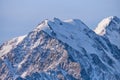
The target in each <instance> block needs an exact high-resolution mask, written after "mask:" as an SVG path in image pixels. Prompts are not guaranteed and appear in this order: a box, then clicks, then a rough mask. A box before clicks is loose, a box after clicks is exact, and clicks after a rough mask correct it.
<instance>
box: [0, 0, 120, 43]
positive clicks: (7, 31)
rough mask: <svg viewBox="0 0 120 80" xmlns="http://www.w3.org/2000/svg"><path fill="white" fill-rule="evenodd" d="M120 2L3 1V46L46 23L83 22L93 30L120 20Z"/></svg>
mask: <svg viewBox="0 0 120 80" xmlns="http://www.w3.org/2000/svg"><path fill="white" fill-rule="evenodd" d="M119 3H120V0H92V1H90V0H74V1H73V0H58V1H56V0H34V1H33V0H19V1H18V0H0V44H1V43H3V42H5V41H7V40H9V39H12V38H14V37H17V36H21V35H24V34H27V33H28V32H30V31H31V30H32V29H33V28H35V27H36V26H37V24H39V23H40V22H41V21H43V20H44V19H50V20H52V19H53V18H54V17H58V18H60V19H62V20H64V19H76V18H77V19H80V20H82V21H83V22H84V23H85V24H86V25H87V26H89V27H90V28H91V29H94V28H95V27H96V26H97V24H98V23H99V22H100V21H101V20H102V19H103V18H105V17H108V16H118V17H120V5H119Z"/></svg>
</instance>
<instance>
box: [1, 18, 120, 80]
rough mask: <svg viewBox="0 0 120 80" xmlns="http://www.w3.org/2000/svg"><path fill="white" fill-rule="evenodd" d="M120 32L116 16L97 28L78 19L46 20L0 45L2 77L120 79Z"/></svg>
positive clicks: (28, 79) (5, 79) (27, 79)
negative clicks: (22, 34)
mask: <svg viewBox="0 0 120 80" xmlns="http://www.w3.org/2000/svg"><path fill="white" fill-rule="evenodd" d="M101 28H102V29H101ZM99 30H100V31H99ZM113 35H114V36H113ZM119 35H120V19H119V18H117V17H115V16H113V17H109V18H106V19H104V20H103V21H102V22H101V23H100V24H99V25H98V27H97V28H96V29H95V30H94V31H92V30H90V29H89V28H88V27H87V26H86V25H85V24H84V23H83V22H82V21H80V20H78V19H70V20H66V21H61V20H59V19H58V18H54V20H53V21H49V20H45V21H43V22H42V23H41V24H39V25H38V26H37V27H36V28H35V29H34V30H33V31H31V32H30V33H28V34H27V35H25V36H21V37H17V38H14V39H12V40H10V41H8V42H5V43H3V45H1V46H0V79H2V80H120V67H119V66H120V47H119V43H120V40H119V39H120V36H119ZM116 43H117V44H116Z"/></svg>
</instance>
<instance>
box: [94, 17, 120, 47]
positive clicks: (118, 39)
mask: <svg viewBox="0 0 120 80" xmlns="http://www.w3.org/2000/svg"><path fill="white" fill-rule="evenodd" d="M94 31H95V32H96V34H98V35H101V36H105V37H107V38H108V39H109V40H110V42H111V43H112V44H114V45H116V46H117V47H118V48H119V49H120V19H119V18H118V17H116V16H110V17H108V18H105V19H103V20H102V21H101V22H100V23H99V24H98V26H97V27H96V29H95V30H94Z"/></svg>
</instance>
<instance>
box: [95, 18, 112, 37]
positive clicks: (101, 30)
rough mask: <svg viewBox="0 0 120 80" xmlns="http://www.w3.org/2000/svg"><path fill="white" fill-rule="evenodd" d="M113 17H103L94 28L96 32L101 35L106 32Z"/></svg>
mask: <svg viewBox="0 0 120 80" xmlns="http://www.w3.org/2000/svg"><path fill="white" fill-rule="evenodd" d="M112 19H113V16H110V17H108V18H105V19H103V20H102V21H101V22H100V23H99V24H98V26H97V27H96V29H95V30H94V31H95V33H96V34H99V35H101V36H102V35H104V34H105V33H106V27H107V26H108V25H109V23H110V22H111V20H112Z"/></svg>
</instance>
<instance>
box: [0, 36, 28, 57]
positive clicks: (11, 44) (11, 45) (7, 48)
mask: <svg viewBox="0 0 120 80" xmlns="http://www.w3.org/2000/svg"><path fill="white" fill-rule="evenodd" d="M25 37H26V35H24V36H20V37H16V38H13V39H12V40H10V41H8V42H6V43H5V44H4V45H3V46H2V48H1V50H0V57H1V56H2V55H5V54H6V53H8V52H10V50H12V49H13V48H14V47H15V46H16V45H18V44H19V43H20V42H22V40H23V39H24V38H25Z"/></svg>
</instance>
